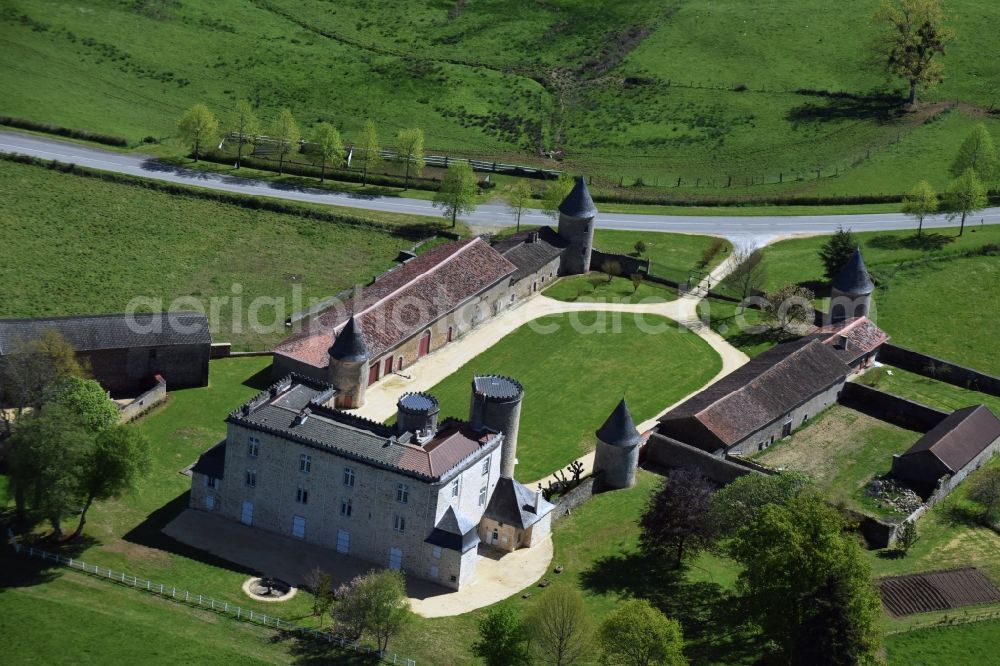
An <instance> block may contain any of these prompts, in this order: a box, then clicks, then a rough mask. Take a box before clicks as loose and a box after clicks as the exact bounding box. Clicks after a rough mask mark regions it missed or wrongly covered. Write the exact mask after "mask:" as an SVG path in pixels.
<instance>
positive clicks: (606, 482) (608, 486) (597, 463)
mask: <svg viewBox="0 0 1000 666" xmlns="http://www.w3.org/2000/svg"><path fill="white" fill-rule="evenodd" d="M595 434H596V435H597V453H596V454H595V456H594V478H595V479H596V481H595V485H596V486H597V488H596V489H597V490H617V489H619V488H631V487H632V486H634V485H635V474H636V470H637V469H638V467H639V443H640V442H641V441H642V437H641V436H640V434H639V431H638V430H636V427H635V422H634V421H633V420H632V414H631V413H630V412H629V411H628V405H626V404H625V399H624V398H622V400H621V402H619V403H618V406H617V407H615V411H613V412H611V416H609V417H608V420H607V421H605V422H604V425H602V426H601V427H600V429H599V430H598V431H597V432H596V433H595Z"/></svg>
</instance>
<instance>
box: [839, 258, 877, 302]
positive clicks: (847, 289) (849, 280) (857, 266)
mask: <svg viewBox="0 0 1000 666" xmlns="http://www.w3.org/2000/svg"><path fill="white" fill-rule="evenodd" d="M831 286H832V287H833V288H834V289H836V290H837V291H840V292H843V293H845V294H870V293H872V292H873V291H875V284H874V283H873V282H872V279H871V276H869V275H868V269H867V268H866V267H865V260H864V259H863V258H862V257H861V248H860V247H859V248H857V249H856V250H854V254H852V255H851V258H850V259H849V260H848V261H847V263H846V264H844V267H843V268H841V269H840V272H839V273H837V275H836V277H834V278H833V283H832V285H831Z"/></svg>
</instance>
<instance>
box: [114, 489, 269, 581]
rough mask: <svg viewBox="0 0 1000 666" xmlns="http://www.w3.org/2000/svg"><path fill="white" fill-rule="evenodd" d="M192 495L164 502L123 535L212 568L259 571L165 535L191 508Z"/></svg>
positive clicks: (179, 496) (184, 495) (128, 539)
mask: <svg viewBox="0 0 1000 666" xmlns="http://www.w3.org/2000/svg"><path fill="white" fill-rule="evenodd" d="M190 497H191V492H190V491H187V492H185V493H183V494H181V495H178V496H177V497H175V498H174V499H173V500H172V501H170V502H169V503H167V504H164V505H163V506H162V507H160V508H159V509H157V510H156V511H154V512H153V513H151V514H149V515H148V516H147V517H146V520H144V521H142V522H141V523H139V524H138V525H136V526H135V527H133V528H132V529H131V530H130V531H129V532H128V533H127V534H125V536H124V537H122V538H123V539H124V540H125V541H128V542H130V543H135V544H139V545H140V546H146V547H147V548H155V549H156V550H162V551H166V552H168V553H173V554H175V555H180V556H181V557H186V558H188V559H190V560H195V561H197V562H201V563H202V564H207V565H209V566H212V567H219V568H221V569H229V570H230V571H237V572H240V573H244V574H247V575H254V574H256V573H257V572H256V571H254V570H253V569H250V568H248V567H245V566H243V565H240V564H236V563H235V562H230V561H229V560H227V559H225V558H222V557H219V556H217V555H213V554H212V553H209V552H207V551H204V550H201V549H200V548H195V547H194V546H189V545H187V544H186V543H182V542H180V541H178V540H177V539H175V538H173V537H171V536H168V535H167V534H164V532H163V528H165V527H166V526H167V525H169V524H170V522H171V521H172V520H174V518H176V517H177V516H179V515H180V514H181V513H182V512H183V511H184V510H185V509H186V508H187V507H188V505H189V504H190Z"/></svg>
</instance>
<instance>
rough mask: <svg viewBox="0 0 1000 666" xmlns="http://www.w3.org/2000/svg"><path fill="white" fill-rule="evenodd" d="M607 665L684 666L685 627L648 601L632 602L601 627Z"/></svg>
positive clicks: (605, 621)
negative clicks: (682, 629) (682, 633)
mask: <svg viewBox="0 0 1000 666" xmlns="http://www.w3.org/2000/svg"><path fill="white" fill-rule="evenodd" d="M598 639H599V640H600V643H601V664H603V665H604V666H683V665H684V664H687V663H688V662H687V659H685V658H684V654H683V652H682V649H683V647H684V639H683V638H682V637H681V625H680V624H679V623H678V622H677V620H671V619H670V618H668V617H667V616H666V615H664V614H663V613H661V612H660V611H658V610H656V609H655V608H653V606H652V604H650V603H649V602H648V601H646V600H645V599H630V600H629V601H626V602H625V603H623V604H621V605H620V606H618V608H617V609H615V610H614V611H612V612H611V614H610V615H608V616H607V618H605V620H604V622H603V623H602V624H601V629H600V632H599V633H598Z"/></svg>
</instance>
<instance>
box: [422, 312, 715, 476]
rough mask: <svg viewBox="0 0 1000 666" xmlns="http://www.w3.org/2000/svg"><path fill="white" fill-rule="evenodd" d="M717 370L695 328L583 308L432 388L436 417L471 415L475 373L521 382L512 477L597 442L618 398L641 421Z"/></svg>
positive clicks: (535, 328)
mask: <svg viewBox="0 0 1000 666" xmlns="http://www.w3.org/2000/svg"><path fill="white" fill-rule="evenodd" d="M720 368H721V363H720V361H719V357H718V356H717V355H716V353H715V352H714V351H712V349H711V348H710V347H709V346H708V345H707V344H706V343H705V342H704V341H702V340H701V338H699V337H698V336H697V335H695V334H694V333H691V332H690V331H687V330H683V329H679V327H678V325H677V324H676V323H674V322H672V321H670V320H669V319H665V318H662V317H656V316H653V315H648V316H645V317H640V318H636V316H635V315H632V314H627V313H611V312H598V313H594V312H582V313H571V314H567V315H553V316H549V317H543V318H541V319H538V320H536V321H534V322H531V323H529V324H526V325H524V326H522V327H521V328H519V329H518V330H516V331H514V332H513V333H511V334H510V335H508V336H507V337H505V338H504V339H502V340H501V341H500V342H499V343H497V344H496V345H494V346H493V347H491V348H490V349H488V350H486V351H485V352H483V353H482V354H480V355H479V356H477V357H476V358H474V359H473V360H472V361H470V362H469V363H467V364H465V365H463V366H462V367H460V368H458V369H457V370H456V371H455V372H454V373H452V375H451V376H449V377H448V378H447V379H445V380H443V381H442V382H440V383H439V384H437V385H436V386H434V387H433V388H431V389H430V390H429V392H430V393H433V394H434V395H436V396H437V397H438V399H439V400H440V401H441V415H442V416H447V415H451V416H456V417H459V418H463V419H464V418H467V417H468V409H469V382H470V381H471V379H472V376H473V375H474V374H502V375H509V376H511V377H514V378H515V379H517V380H518V381H520V382H521V383H522V384H523V385H524V388H525V398H524V404H523V407H522V410H521V428H520V431H519V434H518V455H517V457H518V460H519V464H518V467H517V477H518V479H520V480H522V481H525V482H530V481H532V480H534V479H540V478H543V477H545V476H548V475H549V474H551V473H552V472H553V471H555V470H556V469H559V468H560V467H563V466H565V465H567V464H569V463H570V462H571V461H572V460H574V459H575V458H577V457H579V456H581V455H583V454H584V453H586V452H587V451H589V450H591V449H592V448H593V447H594V446H595V439H594V431H595V430H597V429H598V428H599V427H600V426H601V424H602V423H603V422H604V419H605V418H607V416H608V415H609V414H610V413H611V410H612V409H613V408H614V406H615V404H616V403H617V402H618V400H620V399H621V397H622V395H625V396H626V398H627V399H628V403H629V407H630V408H631V410H632V416H633V417H634V418H635V420H636V423H637V424H638V423H640V422H642V421H644V420H646V419H648V418H651V417H653V416H655V415H656V414H657V413H659V412H660V411H662V410H663V409H665V408H666V407H668V406H669V405H671V404H673V403H674V402H676V401H678V400H680V399H681V398H683V397H684V396H686V395H687V394H689V393H691V392H693V391H695V390H697V389H698V388H700V387H701V386H703V385H704V384H705V382H707V381H708V380H709V379H711V378H712V377H714V376H715V374H716V373H717V372H718V371H719V369H720Z"/></svg>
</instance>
